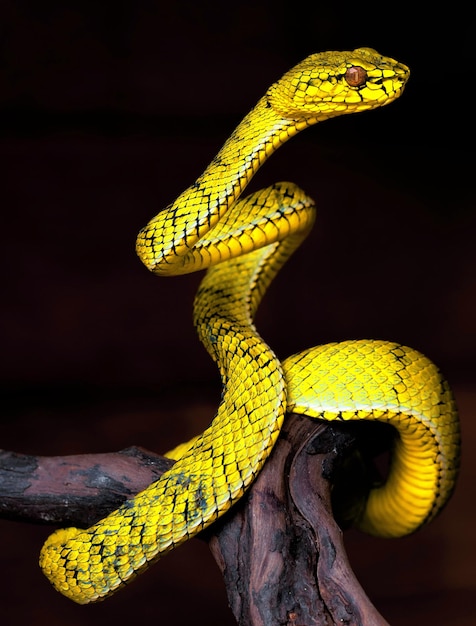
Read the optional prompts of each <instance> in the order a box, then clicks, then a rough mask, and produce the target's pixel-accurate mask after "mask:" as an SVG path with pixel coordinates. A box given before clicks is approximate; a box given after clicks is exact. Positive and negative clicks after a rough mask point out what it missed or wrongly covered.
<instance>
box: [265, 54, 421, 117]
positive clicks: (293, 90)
mask: <svg viewBox="0 0 476 626" xmlns="http://www.w3.org/2000/svg"><path fill="white" fill-rule="evenodd" d="M409 75H410V70H409V69H408V67H407V66H406V65H403V64H402V63H398V62H397V61H395V60H394V59H391V58H389V57H384V56H382V55H381V54H379V53H378V52H377V51H376V50H373V49H372V48H357V49H356V50H354V51H352V52H320V53H317V54H312V55H311V56H309V57H307V58H306V59H304V61H301V63H298V65H296V66H295V67H293V68H292V69H291V70H290V71H289V72H286V74H284V76H283V77H282V78H281V79H280V80H279V81H277V82H276V83H274V84H273V85H272V86H271V87H270V89H269V90H268V93H267V96H266V97H267V100H268V103H269V105H270V106H271V107H272V108H273V110H274V111H275V112H276V113H277V114H278V115H280V116H282V117H283V118H288V119H308V120H309V121H310V122H311V123H312V122H315V121H321V120H324V119H327V118H329V117H334V116H336V115H343V114H345V113H354V112H356V111H364V110H367V109H373V108H376V107H379V106H383V105H385V104H389V103H390V102H393V100H395V99H396V98H398V97H399V96H400V94H401V93H402V91H403V88H404V86H405V83H406V82H407V80H408V77H409Z"/></svg>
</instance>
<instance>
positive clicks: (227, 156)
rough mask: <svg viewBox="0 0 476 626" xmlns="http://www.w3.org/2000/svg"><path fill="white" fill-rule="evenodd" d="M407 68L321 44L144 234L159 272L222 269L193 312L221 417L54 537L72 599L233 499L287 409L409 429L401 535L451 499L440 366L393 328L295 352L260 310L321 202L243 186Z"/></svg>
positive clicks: (449, 430)
mask: <svg viewBox="0 0 476 626" xmlns="http://www.w3.org/2000/svg"><path fill="white" fill-rule="evenodd" d="M408 76H409V70H408V68H407V67H406V66H405V65H402V64H400V63H397V62H396V61H394V60H393V59H390V58H386V57H383V56H381V55H380V54H378V53H377V52H376V51H375V50H372V49H370V48H359V49H357V50H354V51H353V52H324V53H319V54H313V55H311V56H309V57H308V58H306V59H305V60H304V61H302V62H301V63H299V64H298V65H296V66H295V67H294V68H293V69H291V70H290V71H289V72H287V73H286V74H285V75H284V76H283V77H282V78H281V79H280V80H278V81H277V82H276V83H275V84H273V85H272V86H271V87H270V88H269V89H268V91H267V92H266V94H265V95H264V97H263V98H262V99H261V100H260V101H259V102H258V103H257V105H256V106H255V107H254V108H253V109H252V111H251V112H250V113H249V114H248V115H247V116H246V117H245V118H244V119H243V121H242V122H241V123H240V124H239V126H238V127H237V128H236V129H235V131H234V132H233V134H232V135H231V136H230V138H229V139H228V140H227V141H226V143H225V144H224V146H223V148H222V149H221V150H220V152H219V153H218V154H217V156H216V157H215V158H214V159H213V161H212V162H211V163H210V164H209V165H208V167H207V168H206V169H205V171H204V172H203V174H202V175H201V176H200V177H199V178H198V179H197V180H196V182H195V183H193V185H191V187H189V188H188V189H186V190H185V191H184V192H183V193H182V194H181V195H180V196H179V197H178V198H177V200H176V201H175V202H174V203H172V204H171V205H170V206H168V207H167V208H166V209H165V210H163V211H162V212H160V213H159V214H158V215H157V216H156V217H155V218H153V219H152V220H151V222H150V223H149V224H148V225H147V226H146V227H145V228H144V229H143V230H142V231H141V232H140V233H139V236H138V239H137V252H138V254H139V256H140V258H141V259H142V261H143V262H144V263H145V265H146V266H147V267H148V268H149V269H150V270H151V271H152V272H154V273H156V274H160V275H176V274H183V273H187V272H193V271H196V270H200V269H204V268H210V269H209V270H208V272H207V273H206V274H205V277H204V279H203V281H202V283H201V285H200V287H199V291H198V294H197V297H196V300H195V305H194V319H195V324H196V327H197V330H198V333H199V336H200V338H201V340H202V342H203V343H204V344H205V346H206V348H207V350H208V351H209V353H210V354H211V356H212V357H213V358H214V359H215V361H216V362H217V364H218V367H219V370H220V374H221V377H222V380H223V387H224V391H223V397H222V401H221V403H220V406H219V408H218V412H217V415H216V417H215V418H214V420H213V421H212V423H211V425H210V426H209V428H207V430H205V432H204V433H203V434H202V435H200V436H199V437H196V438H195V439H194V440H192V441H191V442H188V443H187V444H183V445H181V446H179V447H178V448H176V449H175V450H173V451H171V452H170V453H169V455H168V456H171V457H172V458H175V459H177V462H176V463H175V465H174V466H173V467H172V468H171V469H170V470H169V471H168V472H166V473H165V474H163V476H161V478H160V479H159V480H158V481H157V482H155V483H154V484H152V485H150V486H149V487H148V488H147V489H145V491H143V492H142V493H140V494H138V495H137V496H136V497H134V498H132V499H131V500H128V501H127V502H125V503H124V504H123V505H122V506H121V507H120V508H119V509H117V510H116V511H114V512H113V513H111V514H110V515H109V516H108V517H106V518H105V519H103V520H101V521H100V522H98V523H97V524H95V525H94V526H92V527H91V528H89V529H86V530H81V529H77V528H68V529H60V530H58V531H56V532H55V533H53V534H52V535H51V536H50V537H49V538H48V540H47V541H46V543H45V545H44V547H43V549H42V551H41V556H40V564H41V567H42V568H43V570H44V572H45V574H46V575H47V576H48V578H49V579H50V580H51V581H52V583H53V585H54V586H55V587H56V589H58V590H59V591H60V592H62V593H63V594H65V595H66V596H68V597H69V598H72V599H73V600H75V601H76V602H79V603H87V602H94V601H96V600H98V599H101V598H103V597H104V596H106V595H107V594H110V593H111V592H113V591H114V590H115V589H117V588H118V587H119V586H121V585H122V584H124V583H125V582H127V581H128V580H129V579H130V578H132V577H133V576H134V575H135V574H137V573H138V572H139V571H141V570H142V569H144V568H145V567H146V566H147V565H148V563H150V562H151V561H154V560H156V559H157V558H159V556H161V555H163V554H164V553H166V552H167V551H169V550H170V549H172V548H173V547H174V546H176V545H178V544H180V543H182V542H183V541H184V540H186V539H188V538H189V537H191V536H193V535H195V534H196V533H197V532H199V531H200V530H202V529H203V528H204V527H206V526H207V525H209V524H210V523H212V522H213V521H214V520H216V519H217V518H218V516H220V515H221V514H223V513H224V512H225V511H226V510H227V509H229V507H230V506H231V505H232V504H233V503H234V502H236V501H237V500H238V499H239V498H240V497H241V496H242V495H243V493H244V491H245V490H246V488H247V487H248V486H249V485H250V483H251V482H252V481H253V479H254V477H255V476H256V475H257V474H258V472H259V471H260V469H261V467H262V466H263V463H264V462H265V460H266V458H267V457H268V455H269V454H270V451H271V449H272V448H273V445H274V443H275V441H276V439H277V437H278V434H279V432H280V428H281V424H282V421H283V418H284V416H285V413H286V411H288V412H291V411H293V412H296V413H303V414H305V415H308V416H311V417H316V418H319V419H325V420H336V419H337V420H360V419H372V420H381V421H383V422H388V423H390V424H392V425H394V426H395V428H396V429H397V430H398V433H399V437H398V439H397V443H396V445H395V450H394V453H393V460H392V465H391V469H390V472H389V476H388V479H387V481H386V483H385V484H384V485H383V486H381V487H378V488H375V489H374V490H372V491H371V493H370V496H369V499H368V502H367V505H366V509H365V512H364V514H363V518H362V519H361V520H360V527H361V528H363V529H365V530H367V531H369V532H371V533H374V534H377V535H382V536H388V537H394V536H400V535H404V534H406V533H411V532H413V531H414V530H416V529H417V528H418V527H419V526H421V525H422V524H423V523H424V522H426V521H428V520H430V519H431V518H433V517H434V516H435V515H436V513H437V512H438V511H439V510H440V509H441V507H442V506H443V505H444V504H445V502H446V500H447V499H448V497H449V496H450V494H451V492H452V489H453V486H454V482H455V478H456V474H457V468H458V459H459V428H458V419H457V416H456V410H455V405H454V401H453V398H452V394H451V391H450V390H449V387H448V385H447V383H446V382H445V380H444V379H443V378H442V376H441V374H440V373H439V371H438V369H437V368H436V367H435V366H434V365H433V364H432V363H431V362H430V361H429V360H428V359H427V358H426V357H424V356H423V355H421V354H419V353H418V352H415V351H414V350H412V349H410V348H406V347H404V346H400V345H398V344H395V343H389V342H383V341H348V342H344V343H340V344H330V345H324V346H320V347H317V348H313V349H311V350H308V351H305V352H302V353H300V354H297V355H295V356H293V357H291V358H289V359H287V360H286V361H285V362H284V363H283V364H281V363H280V361H279V360H278V359H277V358H276V356H275V355H274V353H273V351H272V350H271V349H270V348H269V347H268V346H267V345H266V343H265V342H264V341H263V340H262V339H261V337H260V336H259V334H258V333H257V331H256V329H255V327H254V324H253V316H254V314H255V311H256V309H257V307H258V305H259V303H260V301H261V298H262V297H263V295H264V292H265V291H266V289H267V287H268V285H269V283H270V282H271V280H272V279H273V278H274V276H275V275H276V273H277V272H278V270H279V269H280V267H281V266H282V264H283V263H284V262H285V261H286V260H287V259H288V258H289V256H290V255H291V253H292V252H293V251H294V250H295V249H296V247H297V246H299V244H300V243H301V242H302V241H303V239H304V238H305V236H306V235H307V234H308V232H309V230H310V228H311V226H312V224H313V221H314V211H315V207H314V203H313V201H312V200H311V199H310V198H309V197H308V196H306V194H305V193H304V192H303V191H301V190H300V189H299V188H298V187H296V186H295V185H294V184H292V183H279V184H276V185H274V186H272V187H270V188H268V189H264V190H262V191H258V192H256V193H253V194H251V195H249V196H247V197H243V198H242V197H241V196H242V192H243V190H244V189H245V187H246V185H247V183H248V182H249V181H250V179H251V177H252V176H253V175H254V174H255V173H256V171H257V170H258V168H259V167H260V166H261V165H262V164H263V162H264V161H265V160H266V159H267V158H268V157H269V156H270V155H271V154H272V153H273V152H274V151H275V150H276V149H277V148H278V147H279V146H281V145H282V144H283V143H284V142H285V141H287V140H288V139H289V138H290V137H292V136H294V135H295V134H296V133H297V132H299V131H301V130H303V129H305V128H307V127H308V126H310V125H312V124H314V123H316V122H320V121H323V120H326V119H328V118H331V117H334V116H338V115H342V114H346V113H353V112H359V111H365V110H368V109H373V108H376V107H379V106H383V105H386V104H388V103H390V102H392V101H393V100H395V99H396V98H397V97H398V96H399V95H400V94H401V93H402V90H403V88H404V85H405V83H406V81H407V79H408ZM290 299H291V296H289V295H286V294H283V300H284V301H285V302H286V301H288V300H290Z"/></svg>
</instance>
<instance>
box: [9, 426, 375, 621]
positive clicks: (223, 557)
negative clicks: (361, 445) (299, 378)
mask: <svg viewBox="0 0 476 626" xmlns="http://www.w3.org/2000/svg"><path fill="white" fill-rule="evenodd" d="M354 449H355V437H354V436H353V435H352V434H351V433H349V431H348V430H345V429H340V428H339V427H337V426H331V425H322V424H320V423H318V422H316V421H314V420H308V419H307V418H303V417H299V416H294V415H291V416H288V418H287V420H286V422H285V425H284V428H283V431H282V433H281V435H280V437H279V440H278V443H277V445H276V446H275V448H274V450H273V453H272V455H271V457H270V458H269V459H268V461H267V462H266V464H265V467H264V469H263V470H262V471H261V473H260V474H259V476H258V478H257V479H256V481H255V482H254V483H253V485H252V487H251V489H250V490H249V491H248V493H247V495H246V496H245V497H244V498H243V499H242V500H241V501H240V502H239V503H238V504H237V505H235V506H234V507H233V508H232V509H231V510H230V511H229V512H228V513H227V514H226V515H225V516H224V517H223V518H222V519H220V520H219V521H218V522H216V523H215V524H213V525H212V526H211V527H210V529H208V530H207V531H206V532H204V533H202V534H201V538H202V539H205V540H207V541H208V542H209V546H210V549H211V551H212V554H213V555H214V557H215V559H216V561H217V563H218V565H219V567H220V569H221V571H222V574H223V578H224V582H225V586H226V590H227V594H228V600H229V603H230V606H231V609H232V611H233V614H234V616H235V618H236V621H237V623H238V625H239V626H245V625H246V626H276V625H279V624H281V625H286V626H322V625H329V624H346V625H351V626H360V625H364V624H365V625H366V626H384V625H385V624H387V622H386V621H385V620H384V619H383V618H382V617H381V615H379V613H378V612H377V611H376V609H375V608H374V607H373V605H372V604H371V603H370V601H369V599H368V597H367V596H366V594H365V592H364V591H363V590H362V588H361V586H360V584H359V583H358V581H357V579H356V578H355V576H354V574H353V572H352V569H351V567H350V564H349V562H348V559H347V556H346V553H345V550H344V546H343V542H342V532H341V530H340V528H339V526H338V524H337V522H336V520H335V519H334V513H333V510H335V507H334V509H333V507H332V502H331V500H332V499H334V500H335V501H336V502H337V501H338V500H339V498H337V499H336V498H335V495H336V494H337V495H338V494H339V493H340V492H342V487H341V485H342V484H346V483H342V482H341V481H340V479H339V475H340V469H341V467H342V466H343V465H344V464H345V463H348V462H349V461H348V459H352V464H353V467H352V472H353V474H354V475H358V476H359V481H357V483H358V484H360V483H361V482H362V481H363V483H365V482H366V480H367V478H366V470H365V466H364V465H363V464H362V463H361V462H360V457H359V455H358V454H355V453H354V452H353V451H354ZM172 465H173V461H171V460H169V459H165V458H163V457H159V456H158V455H156V454H154V453H151V452H148V451H146V450H144V449H142V448H128V449H127V450H123V451H121V452H117V453H109V454H91V455H88V454H85V455H75V456H66V457H33V456H27V455H21V454H16V453H11V452H3V451H0V503H1V504H0V516H2V517H9V518H14V519H17V520H23V521H28V522H33V521H35V522H49V523H55V524H58V525H65V526H66V525H77V526H87V525H90V524H91V523H93V522H95V521H97V520H98V519H100V518H101V517H103V516H104V515H106V514H107V513H108V512H110V511H111V510H114V509H115V508H117V506H118V505H119V504H120V503H121V502H122V501H124V500H125V499H126V498H127V497H130V496H132V495H133V494H134V493H137V492H138V491H140V490H142V489H143V488H145V487H146V486H147V485H148V484H150V483H151V482H153V481H154V480H156V479H157V478H158V477H159V476H160V475H161V474H162V473H163V472H164V471H165V470H166V469H168V468H169V467H171V466H172ZM331 494H332V496H331ZM360 501H361V499H360V497H359V498H357V499H356V500H355V502H356V503H358V502H360ZM356 506H358V505H356ZM351 508H352V507H351ZM341 511H342V512H345V513H346V514H347V513H348V507H346V508H343V509H342V510H341ZM353 514H354V513H352V515H353ZM352 515H351V517H352ZM341 518H342V519H344V518H345V515H343V514H341Z"/></svg>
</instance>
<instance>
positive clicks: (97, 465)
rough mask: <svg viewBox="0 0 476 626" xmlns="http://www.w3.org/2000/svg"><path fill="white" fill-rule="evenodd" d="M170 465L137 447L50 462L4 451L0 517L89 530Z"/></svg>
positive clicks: (0, 461)
mask: <svg viewBox="0 0 476 626" xmlns="http://www.w3.org/2000/svg"><path fill="white" fill-rule="evenodd" d="M172 465H173V461H171V460H170V459H166V458H164V457H162V456H159V455H157V454H154V453H153V452H149V451H147V450H144V449H143V448H139V447H131V448H126V449H125V450H121V451H120V452H110V453H104V454H77V455H69V456H51V457H46V456H31V455H27V454H18V453H16V452H7V451H6V450H0V516H1V517H4V518H8V519H13V520H17V521H23V522H40V523H41V522H43V523H49V524H58V525H60V526H69V525H74V526H79V527H87V526H90V525H91V524H94V523H95V522H97V521H98V520H100V519H101V518H103V517H104V516H106V515H107V514H108V513H110V512H111V511H113V510H114V509H116V508H117V507H118V506H119V505H120V504H121V503H122V502H124V500H126V499H127V498H130V497H131V496H133V495H134V494H136V493H138V492H139V491H142V490H143V489H145V488H146V487H147V486H148V485H150V483H152V482H154V481H155V480H157V479H158V478H159V477H160V476H161V475H162V474H163V473H164V472H165V470H167V469H168V468H169V467H171V466H172Z"/></svg>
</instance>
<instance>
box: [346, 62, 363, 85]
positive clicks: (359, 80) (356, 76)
mask: <svg viewBox="0 0 476 626" xmlns="http://www.w3.org/2000/svg"><path fill="white" fill-rule="evenodd" d="M344 78H345V80H346V82H347V84H348V85H350V86H351V87H360V86H361V85H363V84H364V83H365V81H366V80H367V72H366V71H365V70H364V68H363V67H359V66H355V67H349V68H348V69H347V71H346V73H345V74H344Z"/></svg>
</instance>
